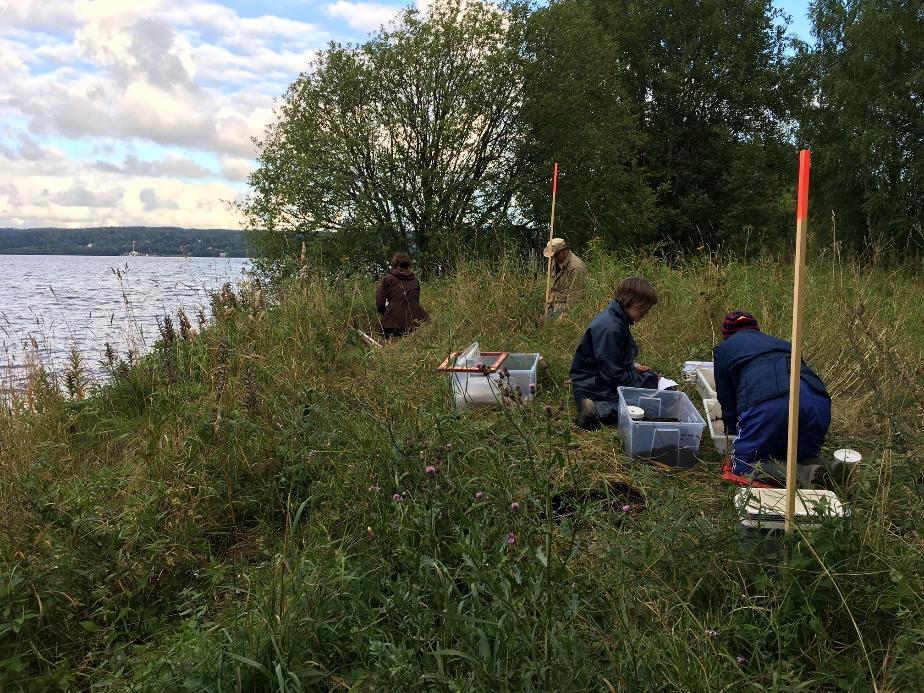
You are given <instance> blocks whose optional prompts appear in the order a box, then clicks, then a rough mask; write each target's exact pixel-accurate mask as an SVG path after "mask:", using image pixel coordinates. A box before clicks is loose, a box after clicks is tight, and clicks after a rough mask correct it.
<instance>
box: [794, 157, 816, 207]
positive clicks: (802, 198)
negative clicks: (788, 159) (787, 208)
mask: <svg viewBox="0 0 924 693" xmlns="http://www.w3.org/2000/svg"><path fill="white" fill-rule="evenodd" d="M811 168H812V152H811V150H810V149H803V150H802V151H800V152H799V197H798V201H797V205H796V219H797V220H800V221H801V220H803V219H808V192H809V170H810V169H811Z"/></svg>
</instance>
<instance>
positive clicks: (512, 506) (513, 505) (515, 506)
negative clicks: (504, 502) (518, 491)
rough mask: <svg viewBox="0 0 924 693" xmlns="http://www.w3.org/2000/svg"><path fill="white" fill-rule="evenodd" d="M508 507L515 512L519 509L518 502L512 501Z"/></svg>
mask: <svg viewBox="0 0 924 693" xmlns="http://www.w3.org/2000/svg"><path fill="white" fill-rule="evenodd" d="M510 509H511V510H512V511H513V512H517V511H518V510H519V509H520V504H519V503H517V502H516V501H514V502H513V503H511V504H510Z"/></svg>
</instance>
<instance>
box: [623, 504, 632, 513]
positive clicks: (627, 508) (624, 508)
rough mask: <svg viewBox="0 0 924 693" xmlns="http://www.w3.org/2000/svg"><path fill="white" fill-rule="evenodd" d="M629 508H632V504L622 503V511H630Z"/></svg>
mask: <svg viewBox="0 0 924 693" xmlns="http://www.w3.org/2000/svg"><path fill="white" fill-rule="evenodd" d="M631 510H632V506H631V505H624V506H622V511H623V512H624V513H627V512H629V511H631Z"/></svg>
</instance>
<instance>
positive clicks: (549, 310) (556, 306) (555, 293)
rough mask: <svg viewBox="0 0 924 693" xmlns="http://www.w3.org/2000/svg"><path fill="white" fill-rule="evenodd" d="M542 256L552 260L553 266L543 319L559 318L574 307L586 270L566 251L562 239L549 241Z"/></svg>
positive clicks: (582, 287)
mask: <svg viewBox="0 0 924 693" xmlns="http://www.w3.org/2000/svg"><path fill="white" fill-rule="evenodd" d="M542 254H543V255H545V257H550V258H552V262H553V264H554V266H555V276H554V278H553V279H552V290H551V291H550V292H549V302H548V304H546V307H545V319H546V320H548V319H550V318H556V317H561V316H562V315H564V314H565V313H567V312H568V311H569V310H570V309H571V308H572V307H573V306H574V303H575V300H576V299H577V298H578V297H579V296H580V295H581V292H583V291H584V277H585V275H586V274H587V268H586V267H584V263H583V262H581V259H580V258H579V257H578V256H577V255H575V254H574V253H572V252H571V251H570V250H569V249H568V244H567V243H565V239H564V238H553V239H552V240H550V241H549V243H548V245H546V247H545V250H544V251H543V252H542Z"/></svg>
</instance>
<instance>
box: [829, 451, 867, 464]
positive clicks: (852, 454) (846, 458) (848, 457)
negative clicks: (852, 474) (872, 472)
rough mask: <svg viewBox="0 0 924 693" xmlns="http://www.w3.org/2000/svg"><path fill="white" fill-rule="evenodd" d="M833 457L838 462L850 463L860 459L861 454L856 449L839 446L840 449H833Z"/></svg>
mask: <svg viewBox="0 0 924 693" xmlns="http://www.w3.org/2000/svg"><path fill="white" fill-rule="evenodd" d="M834 459H835V460H837V462H838V463H839V464H846V465H852V464H858V463H859V462H860V460H862V459H863V455H861V454H860V453H859V452H857V451H856V450H850V449H849V448H841V449H840V450H835V451H834Z"/></svg>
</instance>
